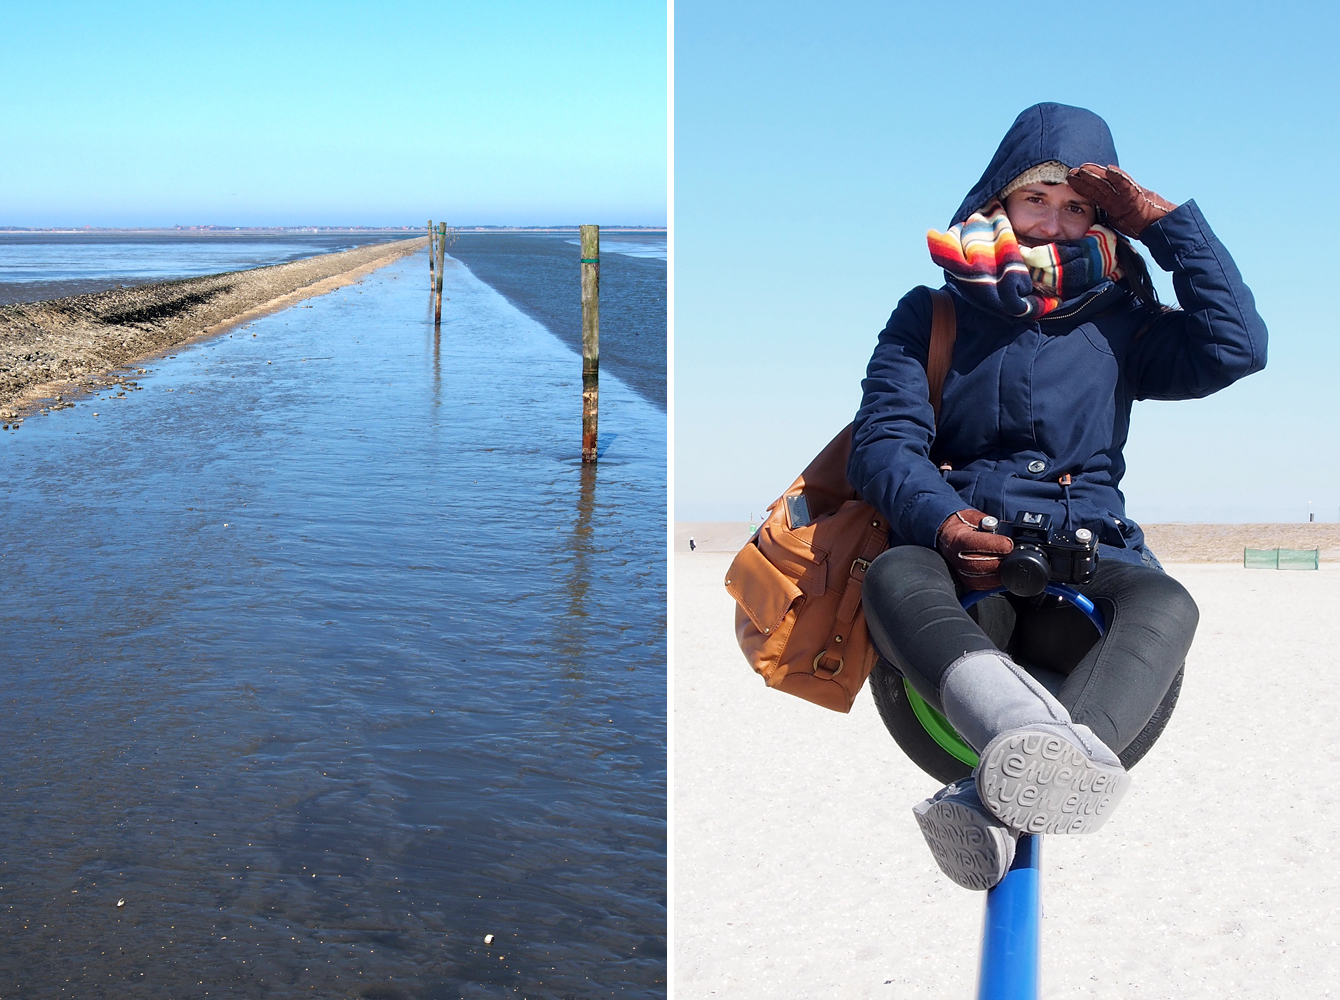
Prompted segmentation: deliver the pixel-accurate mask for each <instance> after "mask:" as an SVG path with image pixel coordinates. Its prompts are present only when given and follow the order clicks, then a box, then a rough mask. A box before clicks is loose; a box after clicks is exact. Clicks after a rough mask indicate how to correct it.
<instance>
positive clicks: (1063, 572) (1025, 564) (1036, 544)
mask: <svg viewBox="0 0 1340 1000" xmlns="http://www.w3.org/2000/svg"><path fill="white" fill-rule="evenodd" d="M978 530H979V531H990V532H994V533H995V534H997V535H1008V536H1009V537H1011V538H1013V539H1014V550H1013V551H1012V552H1011V553H1010V554H1009V555H1007V556H1006V557H1005V558H1004V559H1002V560H1001V561H1000V582H1001V583H1003V584H1004V585H1005V589H1006V590H1008V591H1009V592H1010V593H1011V594H1018V595H1019V596H1020V597H1036V596H1037V595H1038V594H1041V593H1042V592H1043V591H1044V590H1046V589H1047V584H1048V583H1050V582H1052V581H1056V582H1057V583H1089V582H1090V581H1091V580H1092V579H1093V574H1094V570H1096V569H1097V568H1098V539H1097V538H1096V537H1094V533H1093V532H1092V531H1090V530H1089V529H1088V528H1076V529H1075V530H1074V531H1063V530H1061V529H1060V528H1053V527H1052V516H1051V515H1050V514H1036V513H1033V512H1032V511H1027V510H1021V511H1019V513H1018V514H1016V515H1015V516H1014V523H1013V524H1004V525H1003V524H1001V523H1000V521H999V520H998V519H997V518H994V517H991V516H989V515H988V516H987V517H984V518H982V523H981V525H980V526H979V528H978Z"/></svg>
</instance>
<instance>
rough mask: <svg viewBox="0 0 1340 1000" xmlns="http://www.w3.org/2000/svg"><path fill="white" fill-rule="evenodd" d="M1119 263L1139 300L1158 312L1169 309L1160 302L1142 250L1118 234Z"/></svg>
mask: <svg viewBox="0 0 1340 1000" xmlns="http://www.w3.org/2000/svg"><path fill="white" fill-rule="evenodd" d="M1117 263H1118V264H1119V265H1120V266H1121V273H1122V274H1123V275H1124V276H1125V279H1126V285H1127V287H1128V288H1130V290H1131V294H1132V295H1134V296H1135V300H1136V301H1137V302H1139V303H1140V304H1141V305H1142V306H1146V307H1148V308H1150V309H1154V310H1157V311H1158V312H1166V311H1167V307H1166V306H1164V305H1163V303H1161V302H1159V293H1158V292H1157V291H1156V290H1155V288H1154V282H1153V279H1151V278H1150V277H1149V265H1148V264H1146V263H1145V259H1144V257H1142V256H1140V251H1139V250H1137V249H1135V247H1133V246H1131V244H1130V241H1129V240H1127V239H1126V237H1124V236H1121V235H1118V236H1117Z"/></svg>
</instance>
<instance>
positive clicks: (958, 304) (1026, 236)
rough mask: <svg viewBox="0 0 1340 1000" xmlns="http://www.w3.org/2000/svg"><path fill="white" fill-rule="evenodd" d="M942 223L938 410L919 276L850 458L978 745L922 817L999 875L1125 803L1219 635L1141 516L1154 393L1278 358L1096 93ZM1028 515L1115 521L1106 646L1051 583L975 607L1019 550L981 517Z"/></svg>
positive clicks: (894, 577) (959, 854)
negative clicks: (1140, 742) (949, 360)
mask: <svg viewBox="0 0 1340 1000" xmlns="http://www.w3.org/2000/svg"><path fill="white" fill-rule="evenodd" d="M1129 239H1138V240H1139V241H1140V242H1142V243H1143V244H1144V246H1145V248H1146V249H1147V250H1148V251H1149V252H1150V253H1151V254H1152V255H1153V257H1154V260H1155V261H1156V262H1157V263H1158V264H1159V265H1160V266H1161V267H1163V268H1164V269H1165V270H1168V271H1171V272H1172V273H1173V284H1174V287H1175V289H1176V292H1177V299H1178V302H1179V304H1180V306H1181V308H1180V309H1169V308H1166V307H1163V306H1160V305H1159V303H1158V299H1157V296H1156V295H1155V293H1154V290H1153V286H1152V284H1151V283H1150V281H1149V275H1148V272H1147V270H1146V269H1145V266H1144V262H1143V260H1142V258H1141V257H1140V255H1139V254H1138V253H1137V252H1136V251H1135V250H1134V248H1133V247H1132V246H1131V244H1130V243H1129V242H1128V240H1129ZM929 242H930V248H931V256H932V258H933V259H934V260H935V261H936V263H938V264H940V265H941V266H942V267H943V268H944V269H945V273H946V276H947V278H948V285H947V286H946V290H947V291H948V292H949V294H950V295H951V296H952V298H953V303H954V308H955V316H956V322H957V337H956V340H955V344H954V353H953V364H952V366H951V368H950V371H949V374H948V375H947V377H946V379H945V382H944V388H943V397H942V404H941V408H940V411H939V416H938V420H937V418H936V415H935V414H934V412H933V411H932V408H931V404H930V402H929V399H928V386H927V377H926V371H925V365H926V356H927V351H928V347H929V338H930V328H931V314H932V302H931V293H930V292H929V290H928V289H925V288H917V289H913V290H912V291H911V292H909V293H908V294H907V295H906V296H905V297H904V298H903V300H902V301H901V302H900V303H899V304H898V307H897V309H895V310H894V312H893V315H892V316H891V317H890V319H889V323H888V325H887V326H886V327H885V329H884V331H883V333H881V334H880V337H879V344H878V346H877V347H876V348H875V352H874V356H873V357H872V358H871V361H870V366H869V369H868V371H867V376H866V379H865V381H864V382H863V383H862V387H863V390H864V397H863V400H862V403H861V409H860V411H859V412H858V414H857V416H856V421H855V424H854V427H853V439H852V442H853V443H852V453H851V460H850V464H849V467H848V478H849V479H850V480H851V483H852V485H853V486H855V487H856V488H857V490H859V491H860V494H861V496H862V497H863V498H864V499H865V500H866V501H867V502H869V503H871V504H873V505H874V506H875V507H876V508H878V509H879V510H880V511H882V512H883V513H884V515H885V516H886V517H887V518H888V519H889V523H890V525H891V527H892V534H893V543H894V547H892V548H890V549H889V550H888V551H886V552H885V553H884V554H883V555H882V556H880V557H879V558H878V559H877V560H875V561H874V563H872V565H871V567H870V569H869V571H868V573H867V575H866V579H865V584H864V590H863V598H862V599H863V604H864V607H865V614H866V621H867V623H868V625H869V627H870V633H871V636H872V637H873V639H874V641H875V644H876V646H877V647H878V648H879V650H880V652H881V653H882V654H883V655H884V657H885V658H886V659H887V660H889V661H890V662H891V663H892V664H893V665H894V666H895V667H896V668H897V669H898V670H899V671H900V672H901V673H902V674H903V676H904V677H906V678H907V680H908V682H909V683H910V684H911V685H912V686H913V687H914V688H915V689H916V690H917V692H918V693H919V694H920V695H921V696H922V697H923V698H924V699H925V700H926V701H927V702H929V703H930V704H931V705H932V706H934V707H935V708H936V709H938V710H939V711H941V712H942V713H943V714H944V715H945V716H946V718H948V720H949V722H950V723H951V724H952V725H953V726H954V727H955V728H956V729H957V730H958V732H959V734H960V735H961V736H962V737H963V738H964V739H965V740H966V741H967V742H968V743H969V744H971V745H972V746H973V748H974V749H975V750H977V752H978V754H979V756H980V763H979V764H978V766H977V769H976V771H975V773H974V777H973V778H968V779H964V780H963V781H960V782H955V783H954V784H951V785H949V786H947V787H946V788H944V789H943V790H942V791H940V792H939V793H937V794H936V795H935V796H933V797H932V798H930V799H928V800H926V801H925V802H923V803H921V804H920V805H918V806H917V807H916V808H915V810H914V813H915V815H916V818H917V821H918V823H919V824H920V826H921V829H922V832H923V834H924V835H925V837H926V840H927V843H928V844H929V845H930V848H931V851H932V853H933V855H934V856H935V858H936V860H937V862H938V863H939V864H940V867H941V868H942V870H944V872H945V874H947V875H948V876H949V877H950V878H952V879H954V880H955V881H956V882H958V883H959V884H960V885H964V886H966V887H969V888H976V889H985V888H989V887H990V886H992V885H994V884H995V883H996V882H997V881H999V880H1000V878H1001V877H1002V876H1003V875H1004V873H1005V871H1006V869H1007V868H1008V867H1009V864H1010V862H1011V860H1012V859H1013V855H1014V847H1015V842H1016V839H1017V837H1018V834H1019V833H1021V832H1031V833H1042V832H1048V833H1052V832H1055V833H1081V832H1087V831H1090V830H1094V829H1097V827H1098V826H1100V825H1101V824H1102V823H1103V822H1104V821H1105V820H1106V818H1107V816H1108V815H1110V813H1111V811H1112V809H1113V808H1114V807H1115V806H1116V804H1117V802H1118V801H1119V800H1120V798H1121V796H1122V794H1123V793H1124V792H1125V790H1126V787H1127V785H1128V783H1129V777H1128V776H1127V774H1126V771H1125V768H1124V767H1123V765H1122V763H1121V756H1120V755H1121V754H1122V753H1123V751H1125V750H1126V749H1127V748H1128V747H1129V746H1131V744H1132V741H1134V740H1135V738H1136V737H1137V736H1138V735H1139V734H1140V732H1141V730H1142V729H1143V728H1144V727H1145V725H1146V724H1147V723H1148V722H1149V720H1150V718H1151V717H1152V716H1153V714H1154V712H1155V710H1156V709H1157V707H1158V706H1159V703H1160V701H1161V700H1162V699H1163V697H1164V695H1165V694H1166V693H1167V691H1168V688H1169V685H1170V683H1171V682H1172V680H1173V678H1174V677H1175V675H1176V674H1177V671H1178V670H1179V669H1180V667H1181V664H1182V663H1183V661H1184V659H1185V656H1186V652H1187V650H1188V649H1189V648H1190V645H1191V639H1192V636H1193V634H1194V632H1195V627H1196V621H1197V610H1196V606H1195V603H1194V602H1193V601H1192V599H1191V597H1190V596H1189V595H1188V594H1187V592H1186V591H1185V590H1184V589H1183V588H1182V587H1181V586H1180V585H1179V584H1178V583H1177V582H1176V581H1174V580H1173V579H1171V578H1170V577H1168V576H1166V575H1164V574H1163V572H1162V569H1161V567H1160V566H1159V565H1158V562H1157V560H1155V558H1154V556H1153V555H1152V554H1151V553H1150V552H1149V550H1148V549H1147V548H1146V546H1145V544H1144V535H1143V533H1142V532H1141V531H1140V528H1139V527H1138V526H1137V525H1135V524H1133V523H1132V522H1131V521H1130V520H1129V519H1127V517H1126V512H1125V501H1124V498H1123V496H1122V494H1121V491H1120V490H1119V488H1118V487H1119V485H1120V483H1121V478H1122V475H1123V474H1124V473H1125V462H1124V459H1123V457H1122V450H1123V448H1124V447H1125V444H1126V437H1127V432H1128V428H1129V421H1130V410H1131V403H1132V402H1133V401H1134V400H1136V399H1188V398H1198V397H1201V396H1206V395H1208V394H1210V393H1212V392H1216V391H1218V390H1219V389H1222V388H1224V387H1225V386H1227V385H1230V384H1231V383H1233V382H1235V381H1237V380H1238V379H1240V378H1242V377H1243V376H1245V375H1250V374H1251V373H1253V372H1256V371H1259V370H1261V368H1263V367H1264V366H1265V357H1266V329H1265V324H1264V323H1263V322H1262V320H1261V317H1260V316H1259V315H1258V314H1257V312H1256V309H1255V306H1254V304H1253V300H1252V295H1251V292H1250V291H1249V290H1248V289H1247V286H1246V285H1244V284H1243V282H1242V278H1241V276H1240V275H1239V273H1238V270H1237V267H1236V265H1235V264H1234V263H1233V260H1232V258H1231V257H1230V256H1229V255H1228V252H1227V251H1226V250H1225V249H1224V247H1223V245H1222V244H1221V243H1220V242H1219V240H1218V239H1217V238H1216V237H1215V235H1214V233H1213V232H1212V231H1211V230H1210V227H1209V225H1208V224H1207V223H1206V222H1205V219H1204V217H1203V216H1202V215H1201V213H1200V210H1199V209H1198V208H1197V207H1196V204H1195V202H1193V201H1188V202H1185V203H1184V204H1181V205H1173V204H1172V203H1171V202H1168V201H1165V200H1164V199H1163V198H1161V197H1159V196H1158V195H1157V194H1154V193H1153V192H1152V191H1149V190H1148V189H1145V188H1142V187H1140V186H1139V185H1138V184H1136V183H1135V181H1133V180H1132V179H1131V178H1130V177H1129V175H1127V174H1125V173H1124V172H1122V171H1121V170H1120V169H1119V168H1118V167H1117V154H1116V150H1115V148H1114V147H1113V143H1112V136H1111V133H1110V132H1109V131H1108V127H1107V124H1106V123H1105V122H1104V121H1103V120H1102V119H1101V118H1099V117H1098V116H1097V115H1095V114H1093V113H1092V112H1090V111H1086V110H1084V109H1082V108H1073V107H1067V106H1065V105H1060V104H1039V105H1036V106H1035V107H1032V108H1029V109H1028V110H1026V111H1025V112H1023V113H1022V114H1021V115H1020V116H1019V117H1018V118H1017V119H1016V120H1015V122H1014V125H1013V126H1012V127H1011V129H1010V131H1009V133H1008V134H1007V135H1006V136H1005V139H1004V140H1003V141H1002V142H1001V144H1000V148H999V149H998V150H997V151H996V155H995V157H994V158H993V159H992V161H991V163H990V165H989V166H988V167H987V169H986V172H985V173H984V174H983V175H982V178H981V180H980V181H979V182H978V183H977V186H976V187H974V188H973V190H972V191H971V193H969V195H968V196H967V198H966V199H964V202H963V204H962V205H961V206H960V207H959V210H958V212H957V213H955V215H954V218H953V220H952V222H951V225H950V229H949V231H948V232H947V233H937V232H934V231H932V232H931V233H930V236H929ZM1024 511H1026V512H1032V513H1043V514H1047V515H1050V517H1051V520H1052V522H1053V523H1054V524H1055V525H1056V526H1058V527H1060V526H1062V525H1065V526H1066V527H1068V528H1069V529H1078V528H1087V529H1088V530H1089V531H1091V532H1092V533H1093V535H1094V536H1096V538H1097V541H1098V553H1099V560H1098V564H1097V570H1096V574H1095V575H1094V578H1093V580H1092V582H1091V583H1088V584H1084V585H1079V586H1078V587H1077V589H1079V590H1080V591H1082V592H1083V593H1085V594H1086V595H1088V596H1089V597H1090V598H1091V599H1093V600H1094V601H1095V603H1096V604H1097V605H1098V606H1099V607H1100V609H1102V610H1103V612H1104V614H1105V617H1106V619H1107V624H1108V628H1107V631H1106V633H1105V635H1104V637H1103V638H1102V639H1101V640H1100V641H1099V642H1098V643H1097V644H1096V645H1092V648H1088V649H1087V651H1086V650H1085V646H1088V645H1089V644H1090V643H1092V640H1093V635H1094V633H1093V632H1092V630H1091V629H1090V628H1089V626H1087V624H1086V623H1084V622H1083V621H1082V620H1081V621H1080V622H1079V624H1078V625H1077V624H1076V616H1077V615H1078V612H1075V611H1073V609H1070V608H1068V607H1065V608H1061V607H1057V606H1056V603H1055V601H1054V600H1053V599H1048V598H1027V599H1026V598H1016V597H1013V596H1011V597H1009V598H1008V599H1007V598H1005V597H993V598H990V599H988V601H986V602H983V604H982V605H979V607H981V608H982V609H983V612H982V613H981V614H974V615H972V616H970V615H969V614H968V613H966V612H964V611H962V610H961V608H960V603H959V595H960V594H961V593H962V592H963V591H964V590H979V589H989V588H994V587H998V586H999V585H1000V577H999V568H1000V560H1001V558H1002V557H1003V556H1005V555H1006V554H1008V553H1009V552H1010V551H1011V548H1012V543H1011V540H1010V538H1009V537H1006V536H1005V535H1003V534H995V533H992V532H990V531H984V530H979V526H980V523H981V521H982V519H983V518H984V517H985V516H987V515H991V516H993V517H995V518H997V519H999V521H1000V522H1002V523H1006V524H1009V523H1011V522H1013V521H1014V519H1015V516H1016V514H1019V513H1020V512H1024ZM989 523H990V522H988V524H989ZM979 622H980V624H979ZM983 626H986V628H985V629H984V627H983ZM1086 630H1088V635H1089V638H1088V640H1087V641H1080V642H1078V645H1077V644H1076V642H1077V640H1076V639H1075V638H1074V637H1075V636H1079V635H1082V634H1083V633H1084V632H1085V631H1086ZM988 632H989V633H990V634H988ZM993 639H994V640H995V641H993ZM998 647H999V648H998ZM1005 648H1008V649H1010V650H1012V651H1014V653H1015V655H1016V656H1017V657H1018V659H1019V661H1020V662H1019V663H1016V662H1015V660H1014V659H1012V658H1011V656H1009V655H1007V654H1006V653H1004V652H1001V649H1005ZM1021 664H1022V665H1023V666H1027V667H1029V668H1030V669H1031V670H1032V672H1031V673H1030V670H1025V669H1023V668H1022V666H1021ZM1039 667H1048V668H1050V669H1051V670H1052V671H1053V673H1052V674H1050V675H1047V674H1045V673H1044V672H1043V671H1041V670H1039V669H1038V668H1039ZM1035 675H1036V676H1035ZM1047 676H1050V677H1051V678H1053V680H1052V683H1051V687H1052V688H1054V690H1049V688H1048V686H1047V685H1045V684H1044V683H1041V682H1040V681H1039V680H1038V677H1047Z"/></svg>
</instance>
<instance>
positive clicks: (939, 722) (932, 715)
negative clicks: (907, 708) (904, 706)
mask: <svg viewBox="0 0 1340 1000" xmlns="http://www.w3.org/2000/svg"><path fill="white" fill-rule="evenodd" d="M903 690H904V691H906V692H907V702H908V704H909V705H911V706H912V714H913V715H915V716H916V717H917V721H918V722H920V723H921V728H922V729H924V730H926V732H927V734H929V736H930V738H931V739H933V740H934V741H935V742H936V743H937V744H939V746H940V749H941V750H943V751H944V752H945V753H947V754H949V755H950V756H951V757H953V758H955V759H956V760H960V761H962V762H963V763H964V764H967V765H968V766H969V767H976V766H977V752H976V751H975V750H973V748H972V747H970V746H968V744H966V743H964V742H963V737H962V736H960V735H959V734H958V732H957V731H956V730H955V729H954V727H953V726H951V725H950V724H949V720H948V719H946V718H945V717H944V716H943V715H941V714H940V713H939V712H937V711H936V710H935V709H933V708H931V707H930V706H929V705H927V704H926V702H925V701H924V700H922V697H921V695H919V694H917V693H916V692H915V691H914V690H912V685H911V684H909V683H907V678H905V677H904V678H903Z"/></svg>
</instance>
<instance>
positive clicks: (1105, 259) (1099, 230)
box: [926, 201, 1121, 319]
mask: <svg viewBox="0 0 1340 1000" xmlns="http://www.w3.org/2000/svg"><path fill="white" fill-rule="evenodd" d="M1117 239H1118V237H1117V234H1116V233H1115V232H1113V231H1112V230H1111V229H1108V228H1107V227H1106V226H1098V225H1095V226H1093V227H1092V228H1090V229H1089V231H1088V232H1087V233H1085V234H1084V236H1083V237H1081V238H1080V239H1078V240H1061V241H1059V242H1056V243H1048V244H1046V245H1045V246H1040V247H1026V246H1020V244H1019V241H1018V239H1016V238H1015V235H1014V229H1013V228H1012V227H1011V226H1010V218H1009V216H1008V215H1006V214H1005V207H1004V206H1003V205H1001V203H1000V202H999V201H993V202H991V204H989V205H987V206H986V208H984V209H982V211H980V212H974V213H973V214H972V215H970V216H968V218H967V219H966V220H965V221H964V222H961V223H959V224H958V225H957V226H953V227H952V228H951V229H950V230H949V232H947V233H939V232H936V231H935V230H934V229H932V230H931V231H930V232H929V233H927V234H926V242H927V243H929V244H930V250H931V260H933V261H935V263H937V264H939V265H940V266H941V267H942V268H944V269H945V273H946V274H947V275H948V277H949V280H950V281H952V282H953V283H954V284H955V285H957V286H958V288H959V289H960V290H961V291H962V292H963V293H964V294H965V295H967V296H968V297H969V298H970V299H973V300H974V301H975V302H977V303H978V304H979V305H981V306H983V307H984V308H987V309H990V310H992V311H994V312H1001V313H1004V314H1005V315H1006V316H1013V317H1017V318H1019V319H1039V318H1041V317H1043V316H1046V315H1047V314H1048V313H1051V312H1055V311H1056V310H1057V309H1059V308H1061V307H1062V306H1067V307H1068V306H1071V305H1077V304H1078V303H1079V301H1080V300H1081V299H1083V298H1085V297H1086V296H1087V295H1088V293H1089V292H1091V291H1092V290H1094V289H1096V288H1098V287H1099V286H1100V285H1103V284H1104V283H1105V282H1109V281H1119V280H1120V279H1121V267H1120V266H1119V265H1118V264H1117Z"/></svg>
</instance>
